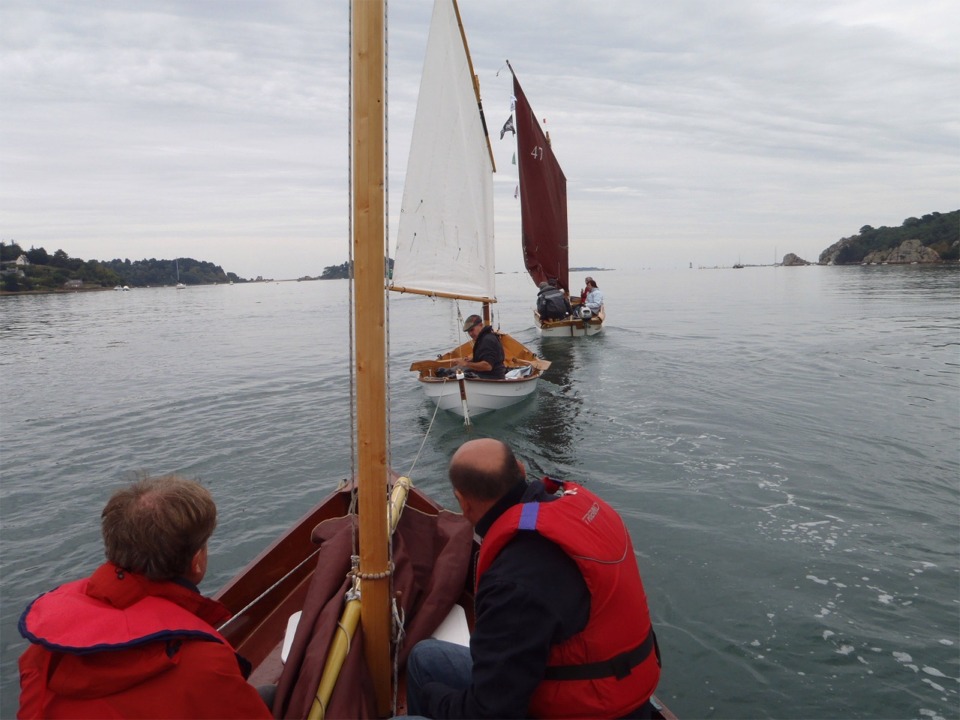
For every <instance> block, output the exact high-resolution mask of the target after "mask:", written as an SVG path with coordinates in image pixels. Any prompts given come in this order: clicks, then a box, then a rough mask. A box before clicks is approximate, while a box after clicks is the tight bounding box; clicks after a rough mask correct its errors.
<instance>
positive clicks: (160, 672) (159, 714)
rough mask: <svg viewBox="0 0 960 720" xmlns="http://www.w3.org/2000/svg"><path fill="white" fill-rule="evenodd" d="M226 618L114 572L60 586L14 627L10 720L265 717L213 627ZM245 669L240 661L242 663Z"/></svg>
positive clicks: (185, 591) (172, 589) (211, 605)
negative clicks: (18, 642) (13, 715)
mask: <svg viewBox="0 0 960 720" xmlns="http://www.w3.org/2000/svg"><path fill="white" fill-rule="evenodd" d="M229 616H230V614H229V612H228V611H227V609H226V608H225V607H224V606H223V605H221V604H220V603H218V602H216V601H215V600H211V599H209V598H205V597H203V596H202V595H200V593H198V592H196V591H194V590H192V589H190V588H188V587H185V586H183V585H180V584H178V583H175V582H153V581H151V580H147V579H146V578H144V577H143V576H141V575H136V574H134V573H129V572H125V571H123V570H121V569H120V568H118V567H117V566H116V565H113V564H111V563H107V564H105V565H101V566H100V568H98V569H97V571H96V572H94V574H93V575H91V576H90V577H89V578H87V579H85V580H78V581H76V582H71V583H67V584H66V585H61V586H60V587H59V588H57V589H56V590H53V591H51V592H48V593H45V594H43V595H41V596H40V597H39V598H37V599H36V600H34V601H33V603H31V604H30V606H29V607H27V609H26V610H25V611H24V613H23V615H22V616H21V618H20V633H21V634H22V635H23V636H24V637H25V638H27V639H28V640H29V641H30V642H31V643H32V644H31V645H30V647H29V648H27V650H26V651H25V652H24V653H23V655H21V656H20V709H19V711H18V713H17V717H19V718H269V717H271V714H270V712H269V710H268V708H267V706H266V705H265V704H264V702H263V700H261V699H260V695H259V694H258V693H257V691H256V689H255V688H254V687H253V686H252V685H250V684H249V683H248V682H247V681H246V679H245V678H244V673H243V671H242V669H241V664H240V663H241V659H240V658H239V656H238V655H237V654H236V653H235V652H234V650H233V648H232V647H230V644H229V643H228V642H227V641H226V639H225V638H224V637H223V636H222V635H220V634H219V633H218V632H217V631H216V630H215V629H214V627H213V625H214V624H219V623H221V622H223V621H224V620H226V619H227V618H228V617H229ZM244 662H245V661H244Z"/></svg>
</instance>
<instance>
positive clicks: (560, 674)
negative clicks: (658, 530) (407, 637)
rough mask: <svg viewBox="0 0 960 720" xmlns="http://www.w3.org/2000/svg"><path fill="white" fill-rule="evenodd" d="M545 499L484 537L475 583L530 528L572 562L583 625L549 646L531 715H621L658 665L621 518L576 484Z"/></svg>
mask: <svg viewBox="0 0 960 720" xmlns="http://www.w3.org/2000/svg"><path fill="white" fill-rule="evenodd" d="M563 490H564V492H563V495H562V496H561V497H559V498H558V499H557V500H555V501H552V502H545V503H536V502H534V503H523V504H520V505H515V506H513V507H512V508H510V509H509V510H507V511H506V512H505V513H504V514H503V515H501V516H500V517H499V518H497V519H496V520H495V521H494V523H493V525H492V526H491V527H490V530H489V531H488V532H487V534H486V535H485V536H484V538H483V544H482V545H481V546H480V555H479V557H478V559H477V584H478V585H479V583H480V578H481V577H482V575H483V573H484V571H486V570H487V568H489V567H490V564H491V563H492V562H493V560H494V558H496V556H497V555H498V554H499V552H500V551H501V550H502V549H503V547H504V546H505V545H506V544H507V543H508V542H510V540H511V539H512V538H513V536H514V535H515V534H516V533H518V532H520V531H531V530H535V531H536V532H538V533H539V534H540V535H542V536H543V537H545V538H547V539H548V540H551V541H552V542H554V543H556V544H557V545H558V546H559V547H560V548H561V549H563V551H564V552H566V553H567V555H569V556H570V557H571V558H572V559H573V560H574V561H575V562H576V563H577V567H578V568H579V569H580V572H581V573H582V574H583V579H584V580H585V581H586V584H587V588H588V589H589V591H590V617H589V619H588V621H587V625H586V627H585V628H584V629H583V630H582V631H581V632H579V633H577V634H576V635H574V636H573V637H571V638H569V639H568V640H566V641H565V642H562V643H559V644H557V645H554V646H553V647H552V648H551V651H550V658H549V660H548V666H547V677H546V679H545V680H544V681H543V682H542V683H540V685H539V686H538V687H537V689H536V691H535V692H534V694H533V697H532V698H531V701H530V707H529V712H530V714H531V716H532V717H619V716H621V715H625V714H627V713H628V712H630V711H631V710H633V709H635V708H637V707H639V706H640V705H642V704H643V703H644V702H646V701H647V700H648V699H649V698H650V696H651V695H653V691H654V690H655V689H656V687H657V681H658V680H659V678H660V662H659V658H658V657H657V653H656V652H654V651H653V649H654V646H655V640H654V638H653V633H652V627H651V623H650V612H649V610H648V608H647V596H646V593H645V592H644V589H643V582H642V581H641V579H640V571H639V569H638V568H637V562H636V558H635V556H634V553H633V544H632V543H631V542H630V535H629V533H628V532H627V529H626V527H625V526H624V524H623V520H622V518H621V517H620V516H619V515H618V514H617V513H616V512H615V511H614V510H613V508H611V507H610V506H609V505H608V504H607V503H605V502H604V501H603V500H601V499H600V498H599V497H597V496H596V495H594V494H593V493H591V492H590V491H589V490H586V489H585V488H583V487H581V486H579V485H576V484H575V483H570V482H567V483H564V484H563Z"/></svg>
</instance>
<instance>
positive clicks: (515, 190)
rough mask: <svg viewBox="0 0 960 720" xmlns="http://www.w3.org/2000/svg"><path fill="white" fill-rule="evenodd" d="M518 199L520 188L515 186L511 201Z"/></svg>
mask: <svg viewBox="0 0 960 720" xmlns="http://www.w3.org/2000/svg"><path fill="white" fill-rule="evenodd" d="M518 197H520V186H519V185H517V187H516V188H515V189H514V191H513V199H514V200H516V199H517V198H518Z"/></svg>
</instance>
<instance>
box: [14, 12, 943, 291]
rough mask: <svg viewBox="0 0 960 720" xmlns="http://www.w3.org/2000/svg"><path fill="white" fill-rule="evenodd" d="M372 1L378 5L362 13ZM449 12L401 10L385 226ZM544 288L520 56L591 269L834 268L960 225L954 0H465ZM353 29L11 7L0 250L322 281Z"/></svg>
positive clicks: (339, 225)
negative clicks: (883, 246) (520, 103)
mask: <svg viewBox="0 0 960 720" xmlns="http://www.w3.org/2000/svg"><path fill="white" fill-rule="evenodd" d="M360 1H364V0H360ZM431 9H432V0H393V2H392V3H390V4H389V19H388V36H389V50H388V54H389V69H388V74H389V85H388V88H389V89H388V123H389V140H388V146H389V173H388V183H389V201H388V202H389V207H390V220H389V230H388V232H389V233H390V241H391V247H393V245H394V244H395V240H396V230H397V218H396V213H397V212H398V210H399V207H400V200H401V197H402V192H403V179H404V168H405V165H406V161H407V153H408V149H409V142H410V134H411V125H412V121H413V115H414V111H415V108H416V98H417V92H418V88H419V82H420V72H421V69H422V65H423V54H424V49H425V44H426V35H427V30H428V27H429V21H430V14H431ZM460 10H461V15H462V18H463V22H464V27H465V31H466V34H467V38H468V42H469V46H470V50H471V54H472V57H473V63H474V68H475V71H476V72H477V74H478V76H479V79H480V88H481V94H482V99H483V103H484V109H485V112H486V116H487V121H488V127H489V129H490V132H491V135H492V142H493V146H494V150H495V155H496V162H497V173H496V175H495V176H494V187H495V217H496V237H497V270H498V271H504V272H514V271H519V270H522V269H523V259H522V254H521V250H520V241H519V234H520V219H519V213H520V208H519V202H518V201H517V200H516V199H515V198H514V190H515V188H516V183H517V175H516V166H514V165H513V164H512V162H511V161H512V156H513V153H514V151H515V144H514V140H513V138H512V136H511V135H509V134H508V135H507V136H506V137H505V138H504V139H503V140H500V139H499V128H500V127H501V126H502V124H503V122H504V121H505V120H506V119H507V117H508V116H509V111H510V95H511V92H512V85H511V81H510V73H509V71H507V69H506V65H505V61H506V60H507V59H509V60H510V62H511V64H512V65H513V68H514V69H515V70H516V72H517V76H518V78H519V79H520V82H521V84H522V86H523V89H524V92H525V94H526V95H527V98H528V100H529V101H530V103H531V106H532V107H533V109H534V112H536V113H537V115H538V116H539V117H540V119H541V123H542V124H544V127H545V129H547V130H548V131H549V132H550V135H551V139H552V144H553V148H554V152H555V153H556V155H557V157H558V159H559V161H560V163H561V165H562V167H563V169H564V173H565V174H566V176H567V195H568V197H567V204H568V213H569V222H570V264H571V266H581V267H582V266H591V267H606V268H616V269H630V270H635V269H646V268H654V269H655V268H674V267H676V268H680V267H683V268H686V267H688V265H689V264H691V263H692V264H693V266H694V267H698V266H716V265H720V266H729V265H732V264H733V263H735V262H738V261H739V262H742V263H744V264H770V263H773V262H774V261H779V260H780V259H782V257H783V255H785V254H786V253H788V252H792V253H796V254H797V255H799V256H800V257H802V258H804V259H807V260H812V261H815V260H816V259H817V258H818V256H819V254H820V253H821V252H822V251H823V250H824V249H826V248H827V247H828V246H830V245H831V244H833V243H834V242H835V241H837V240H838V239H840V238H842V237H846V236H849V235H853V234H856V233H857V232H858V230H859V229H860V228H861V227H862V226H863V225H872V226H874V227H880V226H884V225H890V226H897V225H900V224H901V223H902V222H903V220H904V219H906V218H909V217H914V216H916V217H920V216H922V215H925V214H927V213H930V212H949V211H952V210H956V209H958V208H960V50H958V48H960V43H957V41H956V38H957V37H960V3H957V2H955V0H942V1H941V0H909V2H908V1H906V0H896V1H895V0H846V1H842V2H841V1H825V0H802V1H801V0H725V1H724V2H713V1H712V0H671V2H663V1H662V0H656V1H654V0H603V1H602V2H601V1H599V0H523V1H522V2H521V1H518V0H460ZM348 35H349V6H348V3H346V2H334V1H333V0H312V1H311V2H306V1H305V0H270V1H269V2H264V1H262V0H149V1H147V0H3V2H2V3H0V240H3V241H5V242H16V243H18V244H20V245H21V246H22V247H24V248H27V249H29V248H30V247H44V248H45V249H46V250H47V251H48V252H50V253H52V252H54V251H55V250H57V249H62V250H64V251H66V252H67V254H68V255H70V256H71V257H79V258H83V259H85V260H89V259H98V260H110V259H113V258H129V259H131V260H138V259H143V258H174V257H193V258H196V259H198V260H206V261H209V262H213V263H215V264H218V265H221V266H222V267H223V268H224V270H227V271H229V272H235V273H237V274H238V275H239V276H241V277H244V278H254V277H256V276H262V277H265V278H275V279H288V278H296V277H301V276H304V275H309V276H316V275H320V274H321V273H322V272H323V269H324V268H325V267H326V266H328V265H336V264H339V263H341V262H343V261H345V260H346V259H347V257H348V252H349V238H348V233H349V217H348V208H349V199H348V194H347V192H348V187H347V178H348V163H349V144H348V116H347V103H348V90H349V85H348V79H349V78H348V74H349V54H348V53H349V44H348V41H349V37H348Z"/></svg>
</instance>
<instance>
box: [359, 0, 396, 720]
mask: <svg viewBox="0 0 960 720" xmlns="http://www.w3.org/2000/svg"><path fill="white" fill-rule="evenodd" d="M351 13H352V22H351V28H352V38H351V48H352V50H351V64H352V67H353V78H352V84H353V87H352V103H353V107H352V113H351V115H352V119H353V127H352V131H351V134H352V138H353V173H352V175H353V258H354V322H353V328H354V334H355V337H356V358H355V360H356V378H357V481H358V513H359V516H360V531H359V533H360V577H361V594H362V601H361V610H360V622H361V624H362V626H363V637H364V648H363V650H364V656H365V658H366V661H367V667H368V668H369V670H370V673H371V676H372V677H373V682H374V689H375V692H376V700H377V712H378V714H379V715H380V716H381V717H386V716H388V715H389V714H390V710H391V707H390V704H391V695H392V693H391V687H390V684H391V678H392V667H391V661H390V636H391V633H390V589H391V579H392V578H391V576H390V572H389V562H390V561H389V552H388V545H387V543H388V538H387V480H388V471H387V407H386V297H385V293H384V278H385V274H386V265H385V261H384V258H385V256H386V232H385V225H386V219H385V218H386V216H385V199H384V192H385V167H384V166H385V164H386V162H385V157H386V155H385V142H384V133H385V126H386V68H385V53H384V46H385V40H386V38H385V32H386V30H385V21H384V14H385V4H384V0H354V1H353V3H352V8H351Z"/></svg>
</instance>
